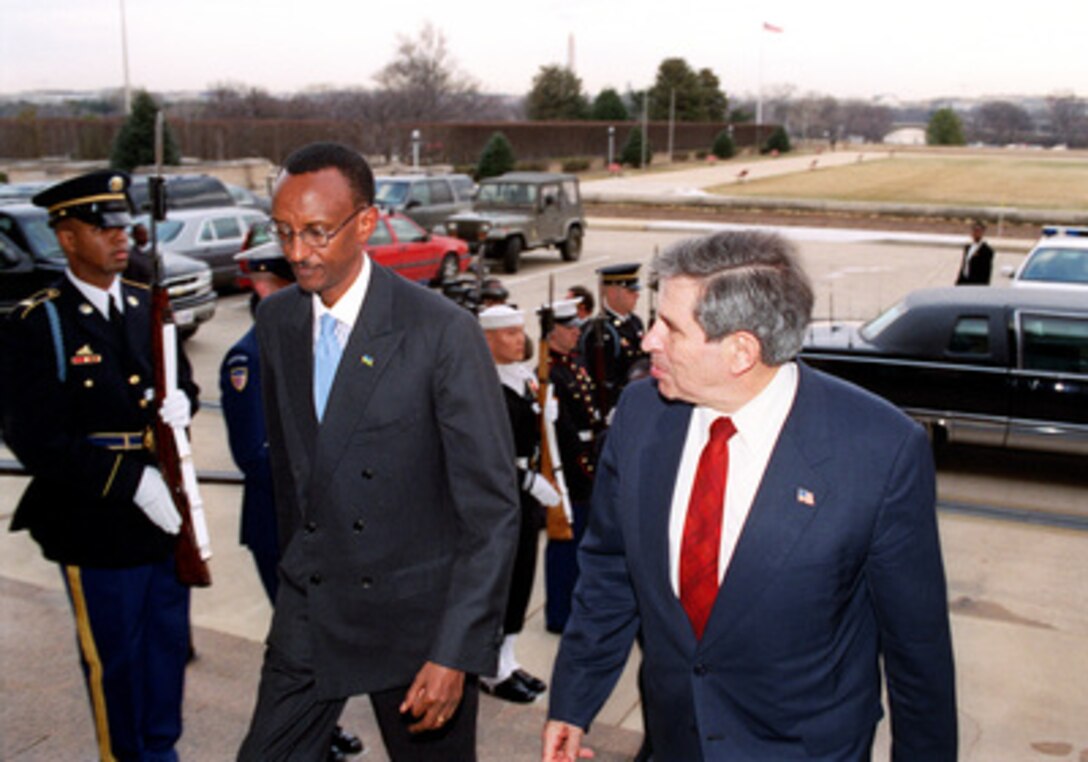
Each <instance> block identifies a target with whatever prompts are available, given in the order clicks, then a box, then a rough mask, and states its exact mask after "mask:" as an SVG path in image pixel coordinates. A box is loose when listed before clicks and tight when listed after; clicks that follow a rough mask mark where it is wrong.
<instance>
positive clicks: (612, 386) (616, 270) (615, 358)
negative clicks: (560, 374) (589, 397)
mask: <svg viewBox="0 0 1088 762" xmlns="http://www.w3.org/2000/svg"><path fill="white" fill-rule="evenodd" d="M639 267H640V266H639V265H638V264H621V265H611V266H609V267H602V268H600V269H599V270H597V274H598V275H599V276H600V281H601V313H600V314H599V315H598V316H597V317H595V318H593V319H592V320H589V321H587V322H586V324H585V325H584V326H583V328H582V338H581V340H580V344H579V350H580V351H581V354H582V357H584V358H585V362H586V367H587V369H588V370H589V372H590V375H591V376H593V380H594V383H596V384H597V387H598V388H597V393H598V401H597V406H598V407H599V408H600V411H601V414H602V415H604V416H606V417H607V416H608V414H609V413H610V412H611V410H612V408H613V406H614V405H615V404H616V401H617V400H618V399H619V396H620V392H622V391H623V387H625V386H626V385H627V383H628V382H629V381H631V380H632V379H634V378H639V377H640V376H641V375H644V374H645V373H646V372H647V371H648V369H649V358H648V357H647V355H646V353H645V352H643V351H642V333H643V326H642V319H641V318H640V317H639V316H638V315H636V314H635V305H636V304H638V295H639V288H640V286H639V280H638V271H639Z"/></svg>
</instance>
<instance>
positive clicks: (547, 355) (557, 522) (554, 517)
mask: <svg viewBox="0 0 1088 762" xmlns="http://www.w3.org/2000/svg"><path fill="white" fill-rule="evenodd" d="M554 295H555V276H549V277H548V303H547V304H545V305H544V306H543V307H541V308H540V346H539V352H540V356H539V357H538V358H537V366H536V368H537V401H538V403H539V406H540V475H541V476H543V477H544V478H545V479H547V480H548V481H549V482H551V484H552V486H553V487H555V491H556V492H558V493H559V497H560V501H559V504H558V505H549V506H548V507H547V526H546V531H547V533H548V539H551V540H573V539H574V530H573V529H572V528H571V521H573V515H574V514H573V511H572V510H571V506H570V493H568V492H567V482H566V479H564V478H563V462H562V460H561V458H560V456H559V443H558V441H557V440H556V437H555V422H554V421H552V420H549V417H548V407H549V403H550V402H551V401H552V400H554V399H555V390H554V389H553V388H552V384H551V352H550V350H549V349H548V335H549V334H550V333H551V332H552V328H553V327H554V325H555V312H554V311H553V309H552V300H553V297H554Z"/></svg>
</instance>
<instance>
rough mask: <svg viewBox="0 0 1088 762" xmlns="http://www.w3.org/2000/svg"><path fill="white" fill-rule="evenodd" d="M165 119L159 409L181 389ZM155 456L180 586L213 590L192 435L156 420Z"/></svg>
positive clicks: (152, 191) (155, 329) (156, 190)
mask: <svg viewBox="0 0 1088 762" xmlns="http://www.w3.org/2000/svg"><path fill="white" fill-rule="evenodd" d="M162 145H163V116H162V112H161V111H160V112H158V114H156V116H155V175H154V176H153V177H150V178H148V183H147V187H148V193H149V196H150V200H151V220H150V222H151V224H150V228H151V230H150V238H151V257H152V263H153V268H152V272H153V273H154V276H153V277H152V279H151V355H152V362H153V364H154V366H155V402H156V408H158V407H160V406H161V405H162V401H163V400H164V399H165V398H166V395H167V394H169V393H170V392H173V391H175V390H176V389H177V388H178V366H177V359H178V339H177V326H176V325H175V324H174V316H173V313H172V312H171V309H170V295H169V293H168V292H167V289H166V285H165V283H164V280H165V267H164V265H163V261H162V252H160V251H159V247H158V231H157V228H158V226H157V224H156V223H158V222H161V221H162V220H164V219H166V179H165V178H164V177H163V175H162ZM155 454H156V457H157V458H158V461H159V470H160V471H161V472H162V477H163V480H164V481H165V482H166V486H167V488H168V489H169V490H170V496H171V497H172V498H173V500H174V507H175V508H177V511H178V513H179V514H180V515H181V531H180V532H179V534H178V541H177V544H176V545H175V547H174V560H175V566H176V568H177V575H178V581H180V582H181V583H182V584H183V585H188V586H189V587H207V586H208V585H210V584H211V583H212V576H211V571H210V570H209V569H208V559H209V558H211V555H212V550H211V543H210V541H209V538H208V526H207V523H206V522H205V520H204V501H203V500H202V499H201V497H200V488H199V487H198V486H197V480H196V468H195V467H194V466H193V452H192V449H191V448H190V446H189V434H188V432H187V431H186V430H185V429H184V428H183V427H181V426H171V425H169V424H167V423H166V422H164V421H163V420H162V418H160V417H159V416H155Z"/></svg>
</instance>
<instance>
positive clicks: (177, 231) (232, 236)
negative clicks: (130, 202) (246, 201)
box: [137, 206, 268, 290]
mask: <svg viewBox="0 0 1088 762" xmlns="http://www.w3.org/2000/svg"><path fill="white" fill-rule="evenodd" d="M267 221H268V215H266V214H264V213H263V212H260V211H258V210H256V209H248V208H245V207H239V206H230V207H215V208H212V209H183V210H177V211H171V212H168V213H167V215H166V219H165V220H163V221H162V222H160V223H158V230H157V235H158V243H159V247H160V248H161V249H162V250H163V251H172V252H177V253H179V254H186V255H188V256H190V257H193V258H195V259H199V260H201V261H203V262H207V263H208V265H209V266H210V267H211V268H212V282H213V283H214V285H215V288H216V289H217V290H218V289H222V290H229V289H232V288H234V285H235V278H236V277H237V275H238V263H237V262H235V261H234V255H235V254H237V253H238V252H239V251H241V250H242V243H243V242H244V241H245V238H246V233H248V232H249V228H250V227H251V226H252V225H253V224H254V223H258V222H259V223H264V222H267ZM137 222H142V223H144V224H145V225H148V226H149V227H150V225H149V224H148V220H147V218H146V217H141V218H140V219H138V220H137Z"/></svg>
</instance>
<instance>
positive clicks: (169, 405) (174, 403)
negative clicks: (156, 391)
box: [159, 389, 193, 429]
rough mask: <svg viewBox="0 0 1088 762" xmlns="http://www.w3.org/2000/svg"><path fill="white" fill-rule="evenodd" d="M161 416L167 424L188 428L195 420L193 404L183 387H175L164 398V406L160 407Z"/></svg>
mask: <svg viewBox="0 0 1088 762" xmlns="http://www.w3.org/2000/svg"><path fill="white" fill-rule="evenodd" d="M159 418H161V419H162V422H163V423H165V424H166V425H167V426H175V427H177V428H180V429H184V428H186V427H187V426H188V425H189V424H190V423H192V420H193V413H192V406H191V405H190V404H189V398H188V397H187V396H185V392H183V391H182V390H181V389H175V390H174V391H172V392H170V393H169V394H167V395H166V396H165V397H163V399H162V407H160V408H159Z"/></svg>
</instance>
